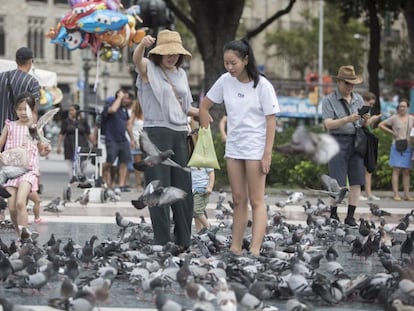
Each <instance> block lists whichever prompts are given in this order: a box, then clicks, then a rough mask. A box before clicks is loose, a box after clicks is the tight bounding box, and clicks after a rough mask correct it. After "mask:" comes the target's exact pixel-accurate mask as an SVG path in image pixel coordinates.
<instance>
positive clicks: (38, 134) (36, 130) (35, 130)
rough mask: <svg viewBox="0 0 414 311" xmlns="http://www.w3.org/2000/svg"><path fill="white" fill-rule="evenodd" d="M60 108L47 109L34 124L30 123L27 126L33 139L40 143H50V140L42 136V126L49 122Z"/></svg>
mask: <svg viewBox="0 0 414 311" xmlns="http://www.w3.org/2000/svg"><path fill="white" fill-rule="evenodd" d="M59 110H60V108H54V109H51V110H48V111H47V112H46V113H45V114H43V115H42V116H41V117H40V118H39V120H37V123H36V124H32V125H30V126H29V133H30V136H31V138H32V139H33V140H36V141H38V142H40V143H41V144H50V140H49V139H47V138H46V137H44V136H43V128H44V126H45V125H46V124H47V123H49V122H50V121H51V120H52V119H53V117H54V116H55V114H57V113H58V111H59Z"/></svg>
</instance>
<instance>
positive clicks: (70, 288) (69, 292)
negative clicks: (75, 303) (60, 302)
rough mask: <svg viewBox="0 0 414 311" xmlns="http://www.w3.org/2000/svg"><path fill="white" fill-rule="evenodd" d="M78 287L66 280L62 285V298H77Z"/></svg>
mask: <svg viewBox="0 0 414 311" xmlns="http://www.w3.org/2000/svg"><path fill="white" fill-rule="evenodd" d="M77 291H78V286H77V285H76V284H75V283H73V282H72V280H71V279H69V278H64V279H63V281H62V284H61V285H60V297H62V298H69V297H73V296H75V294H76V292H77Z"/></svg>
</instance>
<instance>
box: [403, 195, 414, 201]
mask: <svg viewBox="0 0 414 311" xmlns="http://www.w3.org/2000/svg"><path fill="white" fill-rule="evenodd" d="M404 201H414V198H413V197H411V196H408V197H404Z"/></svg>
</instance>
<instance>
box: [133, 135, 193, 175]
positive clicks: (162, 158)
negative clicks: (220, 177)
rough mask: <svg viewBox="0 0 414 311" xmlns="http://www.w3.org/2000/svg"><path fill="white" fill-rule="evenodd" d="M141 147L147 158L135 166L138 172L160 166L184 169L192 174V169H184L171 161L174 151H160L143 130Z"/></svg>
mask: <svg viewBox="0 0 414 311" xmlns="http://www.w3.org/2000/svg"><path fill="white" fill-rule="evenodd" d="M139 145H140V149H141V150H142V151H143V152H144V153H145V155H146V157H145V158H144V159H143V160H142V161H140V162H135V163H134V164H133V166H134V168H135V169H136V170H138V171H145V169H147V168H148V167H153V166H156V165H158V164H164V165H169V166H172V167H176V168H179V169H182V170H184V171H186V172H190V168H188V167H182V166H181V165H180V164H178V163H176V162H174V161H173V160H171V159H170V157H171V156H173V155H174V152H173V151H172V150H165V151H160V150H159V149H158V148H157V146H155V145H154V143H153V142H152V141H151V140H150V138H149V137H148V134H147V132H145V131H144V130H141V131H140V132H139Z"/></svg>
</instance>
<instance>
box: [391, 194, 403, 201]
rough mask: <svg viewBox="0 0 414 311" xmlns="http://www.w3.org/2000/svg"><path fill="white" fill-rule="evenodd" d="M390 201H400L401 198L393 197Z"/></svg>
mask: <svg viewBox="0 0 414 311" xmlns="http://www.w3.org/2000/svg"><path fill="white" fill-rule="evenodd" d="M392 199H393V200H394V201H401V198H400V196H398V195H395V196H394V197H393V198H392Z"/></svg>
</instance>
